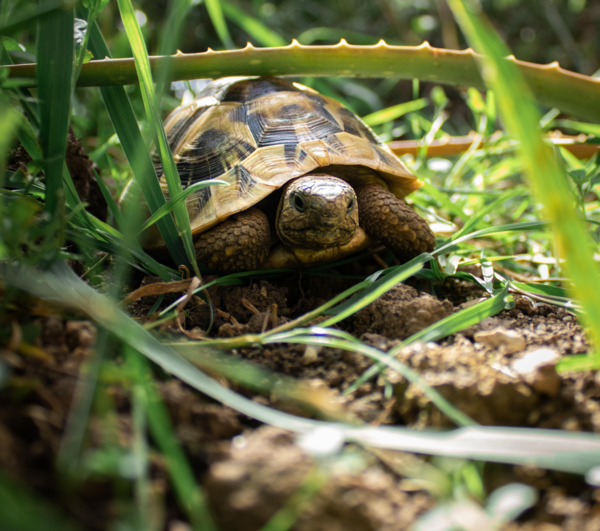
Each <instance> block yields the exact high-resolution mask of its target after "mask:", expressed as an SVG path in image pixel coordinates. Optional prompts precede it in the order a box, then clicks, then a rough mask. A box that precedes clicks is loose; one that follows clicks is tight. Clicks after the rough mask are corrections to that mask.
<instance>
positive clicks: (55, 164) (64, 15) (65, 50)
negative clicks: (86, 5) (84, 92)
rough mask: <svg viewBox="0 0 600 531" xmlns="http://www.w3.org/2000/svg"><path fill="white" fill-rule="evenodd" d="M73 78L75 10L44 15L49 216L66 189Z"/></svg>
mask: <svg viewBox="0 0 600 531" xmlns="http://www.w3.org/2000/svg"><path fill="white" fill-rule="evenodd" d="M72 74H73V10H72V9H67V10H58V11H52V12H51V13H49V14H47V15H45V16H44V17H43V18H42V19H41V20H40V24H39V31H38V68H37V77H38V98H39V104H40V127H41V131H40V136H41V143H42V150H43V153H44V159H45V169H46V172H45V173H46V204H45V209H46V211H47V212H50V213H52V214H54V213H55V212H56V209H57V207H58V203H59V200H60V199H59V196H60V195H61V194H62V189H63V183H62V180H63V179H62V178H63V174H62V171H63V164H64V160H65V153H66V150H67V132H68V128H69V111H70V104H71V76H72Z"/></svg>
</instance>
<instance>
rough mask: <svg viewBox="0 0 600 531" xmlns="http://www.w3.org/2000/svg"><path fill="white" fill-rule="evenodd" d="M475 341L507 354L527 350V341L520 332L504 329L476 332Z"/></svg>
mask: <svg viewBox="0 0 600 531" xmlns="http://www.w3.org/2000/svg"><path fill="white" fill-rule="evenodd" d="M473 339H475V341H477V343H482V344H484V345H486V346H488V347H490V348H501V349H502V351H503V352H504V353H505V354H512V353H513V352H519V351H521V350H523V349H524V348H525V339H523V336H522V335H521V334H520V333H519V332H516V331H515V330H507V329H506V328H503V327H498V328H494V329H493V330H482V331H480V332H475V334H474V336H473Z"/></svg>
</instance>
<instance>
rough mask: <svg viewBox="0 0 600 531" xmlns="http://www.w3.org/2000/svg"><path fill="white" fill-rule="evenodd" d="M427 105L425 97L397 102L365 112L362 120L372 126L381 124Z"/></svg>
mask: <svg viewBox="0 0 600 531" xmlns="http://www.w3.org/2000/svg"><path fill="white" fill-rule="evenodd" d="M427 105H429V100H428V99H427V98H420V99H418V100H414V101H407V102H405V103H399V104H398V105H394V106H393V107H388V108H387V109H382V110H380V111H375V112H373V113H371V114H367V116H363V118H362V120H363V122H365V123H366V124H367V125H369V126H371V127H373V126H375V125H381V124H385V123H388V122H391V121H392V120H396V119H397V118H400V117H401V116H404V115H405V114H408V113H409V112H415V111H420V110H421V109H424V108H425V107H427Z"/></svg>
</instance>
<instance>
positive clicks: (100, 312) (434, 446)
mask: <svg viewBox="0 0 600 531" xmlns="http://www.w3.org/2000/svg"><path fill="white" fill-rule="evenodd" d="M0 276H2V277H3V278H4V280H5V282H7V283H8V284H10V285H12V286H14V287H16V288H18V289H21V290H23V291H26V292H28V293H31V294H32V295H35V296H37V297H41V298H44V299H46V300H50V301H54V302H57V303H60V304H64V305H67V306H69V307H71V308H73V309H76V310H77V311H80V312H83V313H84V314H86V315H88V316H89V317H90V319H92V320H93V321H95V322H96V323H98V324H99V325H100V326H102V327H104V328H106V329H107V330H109V331H110V332H111V333H112V334H114V335H115V336H116V337H117V338H119V339H120V340H121V341H123V342H124V343H125V344H128V345H130V346H131V347H132V348H134V349H135V350H138V351H139V352H141V353H142V354H144V355H145V356H146V357H148V358H149V359H151V360H152V361H154V362H155V363H157V364H158V365H160V366H161V367H162V368H163V369H164V370H165V371H167V372H169V373H171V374H173V375H174V376H177V377H178V378H180V379H181V380H183V381H184V382H187V383H188V384H190V385H191V386H192V387H194V388H196V389H198V390H199V391H201V392H202V393H204V394H206V395H208V396H210V397H212V398H214V399H215V400H218V401H219V402H222V403H223V404H225V405H227V406H230V407H232V408H234V409H236V410H237V411H240V412H241V413H243V414H245V415H248V416H250V417H252V418H254V419H256V420H259V421H261V422H265V423H267V424H272V425H274V426H277V427H280V428H283V429H287V430H291V431H295V432H298V433H305V432H310V431H312V430H314V429H316V428H319V427H329V428H333V429H335V430H339V431H340V432H341V435H342V436H343V437H344V438H345V440H347V441H353V442H358V443H360V444H366V445H368V446H374V447H377V448H389V449H393V450H402V451H408V452H416V453H421V454H431V455H445V456H451V457H455V458H466V459H475V460H481V461H493V462H500V463H510V464H529V465H537V466H540V467H543V468H549V469H552V470H562V471H565V472H571V473H579V474H585V473H586V472H587V471H589V470H590V469H591V468H593V467H595V466H597V464H598V462H600V437H598V436H597V435H593V434H589V433H582V432H566V431H558V430H542V429H525V428H492V427H482V426H478V427H468V428H461V429H457V430H453V431H449V432H439V431H429V430H422V431H414V430H410V429H407V428H401V427H397V426H393V427H372V426H369V427H355V426H351V425H347V424H343V423H332V422H322V421H315V420H311V419H307V418H302V417H297V416H294V415H290V414H288V413H283V412H281V411H277V410H275V409H272V408H269V407H267V406H263V405H261V404H259V403H256V402H254V401H253V400H250V399H248V398H245V397H243V396H241V395H238V394H237V393H235V392H233V391H231V390H230V389H227V388H225V387H223V386H221V385H220V384H219V383H218V382H216V381H215V380H213V379H212V378H210V377H209V376H207V375H206V374H204V373H203V372H202V371H200V370H198V369H197V368H196V367H194V366H193V365H192V364H191V363H189V362H187V361H186V360H184V359H183V358H181V357H180V356H178V355H177V354H176V353H175V352H174V351H173V350H171V349H170V348H168V347H166V346H164V345H162V344H161V343H160V342H159V341H158V340H157V339H156V338H155V337H153V336H152V335H150V334H149V333H148V332H146V331H145V330H144V329H143V327H142V326H141V325H140V324H138V323H136V322H135V321H133V319H131V318H130V317H129V316H127V315H126V314H125V313H123V312H122V311H121V310H119V309H118V308H117V307H116V306H115V305H114V304H113V303H112V302H110V300H109V299H108V298H107V297H105V296H103V295H102V294H100V293H98V292H96V291H94V290H93V289H92V288H91V287H90V286H88V285H86V284H85V283H84V282H83V281H82V280H80V279H79V278H78V277H77V276H76V275H75V274H74V273H73V272H72V271H71V270H70V269H69V268H68V267H67V266H66V265H65V264H63V263H57V264H56V265H55V266H54V269H53V272H51V273H49V272H44V271H39V270H34V269H28V268H25V267H13V266H10V265H9V264H7V265H5V266H4V267H3V268H2V269H1V270H0ZM198 348H201V347H198Z"/></svg>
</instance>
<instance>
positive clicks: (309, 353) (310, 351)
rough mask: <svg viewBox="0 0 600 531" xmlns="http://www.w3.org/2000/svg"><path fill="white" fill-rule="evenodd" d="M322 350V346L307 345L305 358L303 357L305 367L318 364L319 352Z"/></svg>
mask: <svg viewBox="0 0 600 531" xmlns="http://www.w3.org/2000/svg"><path fill="white" fill-rule="evenodd" d="M321 349H322V347H321V346H313V345H306V348H305V349H304V356H302V363H304V365H309V364H311V363H316V362H317V361H318V359H319V352H320V351H321Z"/></svg>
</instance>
